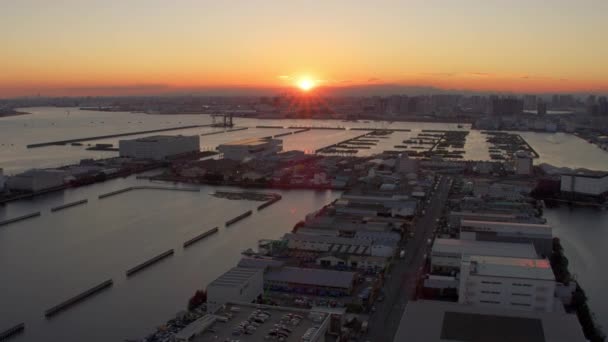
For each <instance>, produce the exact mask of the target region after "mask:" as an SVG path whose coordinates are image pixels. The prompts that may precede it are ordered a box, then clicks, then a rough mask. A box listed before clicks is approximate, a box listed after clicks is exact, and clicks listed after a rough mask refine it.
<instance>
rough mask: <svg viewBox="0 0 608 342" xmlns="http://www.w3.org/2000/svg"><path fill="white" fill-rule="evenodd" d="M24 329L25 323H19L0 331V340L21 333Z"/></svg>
mask: <svg viewBox="0 0 608 342" xmlns="http://www.w3.org/2000/svg"><path fill="white" fill-rule="evenodd" d="M24 330H25V323H19V324H17V325H14V326H12V327H10V328H8V329H6V330H4V331H2V332H0V341H6V340H8V339H9V338H11V337H13V336H15V335H17V334H20V333H22V332H23V331H24Z"/></svg>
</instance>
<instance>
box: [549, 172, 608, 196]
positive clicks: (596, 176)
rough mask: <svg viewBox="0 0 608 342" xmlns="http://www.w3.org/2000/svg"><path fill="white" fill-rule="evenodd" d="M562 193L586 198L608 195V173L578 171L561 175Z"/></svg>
mask: <svg viewBox="0 0 608 342" xmlns="http://www.w3.org/2000/svg"><path fill="white" fill-rule="evenodd" d="M560 190H561V192H564V193H572V194H575V195H585V196H594V197H599V196H605V195H608V172H598V171H580V170H579V171H577V172H575V173H568V174H563V175H561V185H560Z"/></svg>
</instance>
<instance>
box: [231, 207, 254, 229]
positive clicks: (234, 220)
mask: <svg viewBox="0 0 608 342" xmlns="http://www.w3.org/2000/svg"><path fill="white" fill-rule="evenodd" d="M247 216H251V210H248V211H246V212H244V213H242V214H241V215H239V216H237V217H235V218H233V219H231V220H228V221H226V226H230V225H232V224H235V223H237V222H239V221H240V220H242V219H244V218H245V217H247Z"/></svg>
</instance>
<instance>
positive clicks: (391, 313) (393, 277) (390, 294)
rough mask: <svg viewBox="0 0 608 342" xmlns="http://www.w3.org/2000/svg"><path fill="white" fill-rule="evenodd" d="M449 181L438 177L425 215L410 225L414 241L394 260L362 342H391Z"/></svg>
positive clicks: (413, 291) (411, 294) (413, 288)
mask: <svg viewBox="0 0 608 342" xmlns="http://www.w3.org/2000/svg"><path fill="white" fill-rule="evenodd" d="M451 182H452V181H451V179H450V178H448V177H445V176H443V177H441V179H440V180H439V182H438V186H437V190H436V191H435V192H434V193H433V195H432V196H431V198H430V203H428V204H427V206H426V208H425V215H422V216H420V217H418V218H417V221H416V222H415V224H414V237H413V238H411V239H410V240H409V241H408V242H407V247H406V254H405V258H403V259H396V260H395V263H394V265H393V269H392V271H391V274H390V276H389V278H387V279H386V283H385V285H384V293H385V300H384V301H383V302H382V303H377V304H376V312H375V313H373V314H372V316H371V317H370V322H369V332H368V335H367V336H366V337H364V339H363V340H364V341H368V340H369V341H374V342H376V341H377V342H391V341H392V340H393V336H395V333H396V332H397V328H398V327H399V322H400V320H401V316H402V315H403V311H404V309H405V306H406V305H407V302H408V300H410V299H414V297H415V295H416V284H417V280H418V278H419V277H420V275H421V274H420V272H421V271H422V268H423V266H424V263H425V258H424V254H425V253H428V252H429V251H430V247H429V246H427V240H428V239H429V238H432V237H433V230H434V229H435V227H436V224H437V219H438V218H439V217H441V213H442V211H443V208H444V206H445V202H446V200H447V197H448V192H449V189H450V186H451Z"/></svg>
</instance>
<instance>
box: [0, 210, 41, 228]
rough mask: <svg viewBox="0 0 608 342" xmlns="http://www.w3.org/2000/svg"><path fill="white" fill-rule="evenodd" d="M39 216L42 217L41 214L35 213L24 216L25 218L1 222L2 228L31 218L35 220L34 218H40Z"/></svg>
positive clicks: (19, 217) (20, 217)
mask: <svg viewBox="0 0 608 342" xmlns="http://www.w3.org/2000/svg"><path fill="white" fill-rule="evenodd" d="M38 216H40V212H39V211H38V212H35V213H31V214H27V215H23V216H18V217H14V218H12V219H8V220H4V221H0V226H5V225H7V224H11V223H15V222H19V221H23V220H27V219H30V218H33V217H38Z"/></svg>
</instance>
